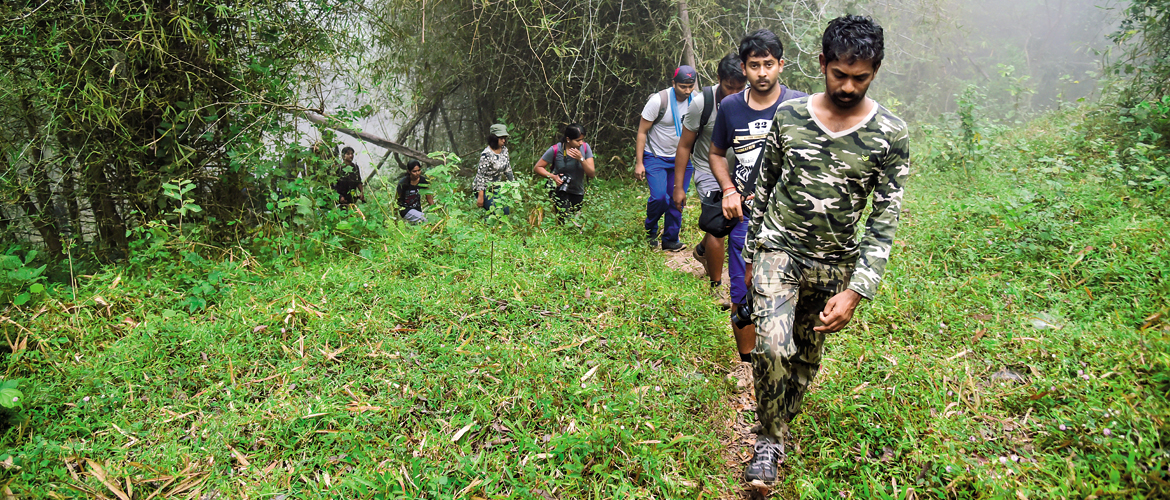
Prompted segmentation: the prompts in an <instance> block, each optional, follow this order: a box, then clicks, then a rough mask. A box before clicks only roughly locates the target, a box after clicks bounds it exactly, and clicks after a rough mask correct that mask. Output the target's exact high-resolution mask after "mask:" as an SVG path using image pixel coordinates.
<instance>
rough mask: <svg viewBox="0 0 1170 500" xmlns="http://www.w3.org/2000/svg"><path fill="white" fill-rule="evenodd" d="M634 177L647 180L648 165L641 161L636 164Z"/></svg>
mask: <svg viewBox="0 0 1170 500" xmlns="http://www.w3.org/2000/svg"><path fill="white" fill-rule="evenodd" d="M634 177H637V178H638V180H640V181H644V180H646V166H645V165H643V164H642V162H641V161H639V162H637V163H635V164H634Z"/></svg>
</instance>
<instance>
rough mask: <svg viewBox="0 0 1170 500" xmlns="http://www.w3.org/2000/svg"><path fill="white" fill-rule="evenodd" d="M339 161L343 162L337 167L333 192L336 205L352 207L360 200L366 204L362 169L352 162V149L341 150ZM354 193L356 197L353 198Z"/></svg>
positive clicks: (347, 147)
mask: <svg viewBox="0 0 1170 500" xmlns="http://www.w3.org/2000/svg"><path fill="white" fill-rule="evenodd" d="M341 159H342V160H343V161H344V163H342V164H341V165H338V167H337V183H336V184H334V185H333V190H334V191H336V192H337V204H338V205H352V204H354V203H357V201H358V200H360V201H361V202H362V203H365V202H366V187H365V186H364V185H363V184H362V169H361V168H360V167H358V166H357V164H356V163H354V162H353V148H351V147H349V146H346V147H345V149H342V150H341ZM354 191H357V195H356V196H354V193H353V192H354Z"/></svg>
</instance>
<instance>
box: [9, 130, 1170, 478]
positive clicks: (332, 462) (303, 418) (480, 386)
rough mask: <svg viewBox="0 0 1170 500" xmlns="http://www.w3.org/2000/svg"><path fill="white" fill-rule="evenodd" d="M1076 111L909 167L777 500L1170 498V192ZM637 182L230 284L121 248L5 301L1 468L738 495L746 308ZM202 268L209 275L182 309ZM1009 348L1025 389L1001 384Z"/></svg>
mask: <svg viewBox="0 0 1170 500" xmlns="http://www.w3.org/2000/svg"><path fill="white" fill-rule="evenodd" d="M1078 120H1080V115H1078V114H1076V113H1066V114H1064V115H1060V116H1057V117H1054V118H1052V119H1050V120H1047V121H1044V120H1041V121H1037V122H1035V123H1034V124H1033V125H1032V126H1031V127H1032V128H1030V129H1025V130H1020V131H1016V132H1009V133H1006V134H1004V135H1003V136H1001V137H998V138H997V140H996V145H995V146H994V147H993V153H994V155H992V156H991V157H990V158H991V161H989V163H988V164H987V165H984V166H982V167H979V168H976V169H975V170H973V171H972V173H971V174H970V175H967V174H964V173H961V172H951V171H943V170H940V169H939V166H938V165H933V166H932V165H922V166H918V167H917V169H916V173H915V176H914V177H913V179H912V180H911V183H910V185H909V187H908V188H907V201H906V205H905V206H906V212H905V214H904V218H903V222H902V226H901V228H900V230H899V234H898V241H897V243H896V247H895V251H894V254H893V258H892V260H891V265H890V269H889V271H888V272H887V274H886V279H885V282H884V284H883V287H882V290H881V292H880V294H879V296H878V298H877V300H875V301H873V302H872V303H865V304H863V305H862V308H861V310H860V313H859V316H858V317H857V318H856V319H855V320H854V324H853V325H851V326H850V327H849V328H848V329H846V330H845V331H843V332H841V333H839V334H836V335H834V336H832V337H830V339H829V341H828V342H827V348H826V350H827V352H826V356H827V358H828V360H827V361H826V362H825V364H824V366H823V369H822V371H821V374H820V375H819V377H818V379H817V382H816V386H815V388H814V389H813V391H812V392H811V393H810V394H809V396H808V398H807V399H806V407H805V413H804V414H803V415H801V416H799V417H798V418H797V420H796V421H795V422H794V425H793V437H794V442H793V443H792V445H790V450H789V458H788V460H787V463H786V464H785V465H784V466H783V468H782V474H783V475H784V482H783V484H782V485H781V486H780V487H779V488H778V489H777V496H778V497H783V498H796V497H800V498H842V497H846V498H910V497H913V498H944V497H945V498H1030V499H1035V498H1073V497H1076V498H1083V497H1086V496H1089V495H1096V496H1098V497H1107V496H1114V497H1125V498H1130V497H1144V498H1157V497H1161V496H1166V495H1170V487H1168V486H1167V481H1170V475H1168V474H1167V471H1166V465H1165V464H1166V463H1167V462H1168V461H1170V457H1168V456H1167V452H1166V450H1167V449H1168V447H1170V435H1168V433H1170V428H1168V427H1167V424H1166V419H1167V416H1168V414H1170V411H1168V410H1170V405H1168V404H1167V392H1168V391H1170V354H1168V349H1167V346H1170V331H1168V330H1167V328H1168V326H1167V325H1170V323H1168V322H1167V320H1166V319H1164V318H1165V317H1166V316H1167V314H1166V313H1167V299H1166V297H1167V295H1168V294H1170V280H1168V278H1170V276H1168V274H1170V246H1168V244H1167V237H1168V236H1170V234H1168V233H1170V229H1168V225H1167V212H1166V209H1165V204H1164V203H1161V202H1159V200H1161V201H1165V197H1164V195H1163V194H1159V193H1148V192H1140V191H1129V189H1133V188H1126V187H1124V186H1123V185H1122V183H1120V182H1116V181H1113V180H1110V179H1109V178H1107V177H1106V176H1104V175H1103V174H1099V173H1097V174H1095V173H1094V172H1097V171H1096V170H1094V165H1097V163H1096V162H1100V161H1104V160H1103V158H1105V153H1104V151H1103V150H1096V149H1094V148H1092V147H1084V144H1083V141H1082V139H1083V137H1081V134H1082V133H1081V132H1080V131H1079V129H1076V128H1074V127H1073V126H1072V124H1075V123H1076V122H1078ZM1070 123H1071V124H1070ZM1078 141H1080V142H1078ZM916 147H918V146H916ZM925 149H926V148H925V146H924V147H922V148H921V149H918V150H916V153H917V152H919V151H923V150H925ZM1104 149H1107V147H1105V148H1104ZM1038 158H1048V159H1050V160H1052V161H1044V162H1040V161H1036V159H1038ZM992 163H994V165H993V164H992ZM1054 164H1056V165H1076V166H1077V168H1071V169H1070V168H1053V165H1054ZM643 191H644V188H640V187H636V186H634V185H631V184H625V183H621V182H600V183H595V184H594V185H593V186H592V187H591V191H590V194H589V197H588V200H589V201H588V203H589V205H588V206H587V208H586V214H585V215H586V220H587V221H588V222H586V223H585V225H584V227H583V228H582V230H581V231H577V230H576V229H565V228H558V227H555V226H553V225H551V224H550V223H549V222H548V221H546V222H545V224H544V225H543V226H542V227H541V228H538V229H533V228H531V227H529V226H528V225H527V222H526V221H522V220H521V219H523V218H524V217H525V215H526V214H520V215H519V216H517V217H516V219H515V220H514V222H515V225H514V226H507V225H500V224H484V223H481V222H480V221H477V220H471V219H470V218H467V217H457V218H453V219H450V220H448V221H447V222H444V223H440V224H437V225H430V226H422V227H407V226H401V225H398V224H397V223H390V224H389V225H388V226H386V227H384V228H380V229H379V231H376V232H375V233H376V234H374V235H372V236H371V235H368V234H364V233H363V236H361V237H347V238H343V239H342V240H341V241H343V243H342V244H337V245H327V246H326V247H327V251H326V253H325V255H324V256H323V257H320V258H316V259H308V258H306V259H305V260H303V261H298V260H296V259H294V258H293V257H289V256H288V255H287V254H284V255H283V256H282V257H272V258H270V259H268V260H266V261H263V262H262V261H258V260H257V259H255V258H247V255H246V254H243V253H241V252H239V251H238V250H233V251H232V253H230V254H225V255H226V256H225V257H224V258H221V259H218V261H217V262H216V263H214V266H213V267H214V271H213V272H216V273H218V275H216V277H215V279H210V278H208V274H207V273H206V271H204V272H203V275H202V276H194V277H193V271H191V269H192V268H194V267H198V266H197V264H199V263H198V262H197V261H198V259H195V258H194V257H187V258H185V260H177V261H159V262H157V263H154V264H152V265H151V266H147V267H145V268H143V267H141V266H140V267H135V268H108V269H106V270H104V271H103V272H101V273H98V274H96V275H94V276H92V277H90V278H87V279H85V280H83V282H82V285H81V288H80V290H79V292H78V298H77V300H73V299H71V298H70V295H71V291H69V290H68V289H57V290H56V291H55V292H54V294H55V295H54V296H55V297H56V298H54V299H49V300H45V301H41V302H40V303H38V304H35V305H33V306H32V307H25V308H10V309H8V310H7V311H5V312H4V313H3V314H4V317H5V320H4V322H3V323H0V329H2V330H3V332H4V334H5V335H6V336H7V337H8V339H9V341H10V346H9V351H11V350H13V347H12V346H13V345H15V346H16V348H15V350H16V352H15V353H6V354H4V358H3V359H4V363H5V366H6V375H5V378H6V379H12V378H16V379H19V380H20V388H21V390H22V391H23V392H24V395H25V401H24V405H23V406H22V407H21V408H19V409H17V410H16V411H13V412H9V413H8V414H6V421H5V423H4V427H3V429H4V434H3V438H2V441H0V444H2V445H3V447H4V449H6V450H7V451H6V452H4V453H3V454H0V461H3V460H6V459H7V460H10V462H9V463H10V464H11V465H12V466H11V467H3V468H0V484H4V485H7V488H9V489H10V490H11V491H12V492H14V493H15V494H17V495H20V496H21V497H32V498H38V497H58V498H60V497H65V498H69V497H75V498H81V497H94V496H97V495H103V496H105V497H109V498H115V496H116V493H114V490H115V489H117V490H119V491H121V492H124V493H125V494H126V495H127V496H132V497H133V498H147V497H148V496H150V495H151V494H155V493H157V497H158V498H172V497H173V498H187V497H189V496H192V495H195V493H196V492H200V493H201V494H203V495H206V494H208V493H210V492H220V493H221V494H222V495H224V496H225V497H230V498H237V497H248V498H258V497H259V498H276V497H280V496H281V495H285V496H287V497H289V498H318V497H337V498H424V497H425V498H453V497H459V498H476V497H481V498H563V499H567V498H692V497H703V498H712V497H729V496H732V497H733V496H735V492H736V490H737V489H738V488H739V480H738V478H739V476H740V474H741V472H742V471H741V470H740V468H739V466H738V465H737V464H728V463H727V462H726V460H725V459H724V458H723V457H724V456H725V455H724V454H725V453H726V452H727V450H725V448H724V445H723V444H722V442H723V441H724V440H726V439H728V438H729V431H728V429H726V428H725V425H726V421H727V417H728V415H729V414H731V412H732V410H731V408H730V407H729V405H728V404H727V397H728V395H729V394H730V391H731V387H730V386H729V385H728V384H727V382H726V381H725V379H724V375H725V374H726V373H727V371H728V370H729V369H730V367H731V363H732V361H733V357H732V354H733V344H732V341H731V337H730V334H729V332H728V329H727V324H726V316H725V314H724V313H723V312H721V311H719V310H718V309H717V308H716V307H715V306H714V303H713V302H712V301H711V300H710V298H709V297H708V296H707V295H706V291H705V289H704V288H705V287H704V286H703V284H702V282H701V281H700V280H697V279H694V278H691V277H689V276H688V275H686V274H682V273H679V272H676V271H672V270H669V269H667V268H666V267H665V266H664V264H663V259H662V256H661V255H659V254H657V253H654V252H650V251H648V250H646V249H644V248H642V247H641V245H640V241H641V238H640V236H639V234H640V219H641V216H640V215H639V214H640V213H641V211H642V210H643V209H644V204H643V201H642V200H640V199H638V198H637V197H638V196H639V194H640V193H642V192H643ZM643 196H644V195H643ZM1159 197H1161V198H1159ZM643 199H644V198H643ZM694 212H695V211H694V210H691V211H690V214H689V217H691V218H693V217H695V216H696V214H695V213H694ZM377 213H380V212H377V211H376V210H372V209H367V210H366V214H367V215H368V216H370V217H371V220H375V221H380V218H378V217H377V216H376V215H375V214H377ZM692 223H693V221H692ZM374 224H375V225H378V224H380V222H375V223H374ZM346 227H348V226H346ZM339 231H342V230H340V229H339ZM694 236H695V233H694V232H693V231H692V232H691V233H690V237H691V238H693V237H694ZM1088 247H1091V249H1089V248H1088ZM176 255H179V253H177V252H176ZM272 255H282V254H280V253H279V252H277V253H272ZM229 257H230V258H229ZM201 269H206V267H204V268H201ZM195 274H198V273H195ZM201 280H202V281H201ZM203 282H208V283H210V284H212V285H214V288H216V291H213V292H208V293H206V294H205V296H206V297H209V298H211V300H210V302H209V305H208V307H207V308H206V309H203V310H200V311H198V312H197V313H189V312H187V311H188V310H189V309H188V307H189V305H190V301H189V300H187V299H189V296H190V294H191V293H192V292H191V290H192V287H191V283H203ZM1159 313H1161V314H1162V316H1160V317H1156V315H1157V314H1159ZM22 342H23V344H22ZM22 345H23V346H24V348H23V349H21V348H20V346H22ZM1004 368H1007V369H1010V370H1013V371H1014V372H1016V373H1018V374H1020V375H1022V376H1023V377H1025V379H1026V380H1025V382H1024V383H1014V382H1000V381H997V380H995V379H993V378H992V375H993V374H994V373H996V372H999V371H1000V370H1002V369H1004ZM751 419H754V417H749V420H751ZM1062 425H1063V426H1064V427H1063V429H1062V428H1061V426H1062ZM1106 429H1108V430H1109V432H1108V434H1106V432H1105V430H1106ZM456 437H458V439H457V440H456V439H455V438H456ZM735 451H736V452H738V451H739V450H735ZM911 488H912V489H913V492H912V493H910V492H909V491H910V489H911ZM131 489H132V490H133V492H132V493H131V492H130V490H131Z"/></svg>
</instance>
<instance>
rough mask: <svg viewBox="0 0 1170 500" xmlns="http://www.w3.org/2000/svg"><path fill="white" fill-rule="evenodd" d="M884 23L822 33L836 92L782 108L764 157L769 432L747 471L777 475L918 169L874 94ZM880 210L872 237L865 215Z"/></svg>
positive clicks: (763, 413) (857, 22)
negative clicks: (826, 352)
mask: <svg viewBox="0 0 1170 500" xmlns="http://www.w3.org/2000/svg"><path fill="white" fill-rule="evenodd" d="M883 45H884V42H883V32H882V28H881V26H879V25H878V24H877V23H875V22H874V21H873V20H872V19H870V18H868V17H860V16H843V17H839V18H837V19H834V20H833V21H831V22H830V23H829V26H828V28H827V29H826V30H825V33H824V35H823V37H822V39H821V46H822V53H821V56H820V65H821V72H822V73H823V74H824V75H825V92H823V93H819V94H814V95H812V96H808V97H802V98H799V99H794V100H790V101H787V102H785V103H783V104H781V105H780V106H779V107H778V108H777V109H776V116H775V119H774V120H773V121H772V128H771V129H770V131H769V133H768V136H767V139H766V140H767V149H766V150H765V152H764V155H765V157H764V160H763V163H762V164H761V166H760V172H759V179H758V181H757V184H756V189H755V199H754V200H752V202H751V205H750V209H751V212H750V217H751V218H750V225H749V228H748V235H747V240H746V245H745V246H744V250H743V256H744V259H745V260H746V261H747V262H748V268H747V276H746V277H745V281H746V282H748V286H749V288H750V289H751V290H752V291H753V292H754V298H753V300H752V306H753V310H754V313H753V320H754V322H755V325H756V347H755V349H754V350H753V351H752V353H751V357H752V367H753V371H754V375H755V386H756V387H755V389H756V401H757V409H756V412H757V415H758V417H759V420H760V425H761V432H760V434H759V436H758V439H757V443H756V447H755V452H756V453H755V457H754V458H753V460H752V462H751V463H750V464H749V465H748V468H747V471H746V472H745V477H746V479H747V480H749V481H753V482H755V481H761V482H764V483H768V482H771V481H774V480H775V478H776V461H777V460H778V459H782V458H783V456H784V439H785V433H786V432H787V430H788V422H789V421H790V420H791V419H792V418H793V417H794V416H795V415H796V414H797V413H799V412H800V408H801V401H802V399H803V397H804V393H805V391H806V390H807V389H808V386H809V384H810V383H811V382H812V380H813V377H815V376H816V374H817V370H819V369H820V363H821V355H822V351H823V348H824V342H825V335H826V334H829V333H833V332H837V331H839V330H841V329H842V328H844V327H845V325H846V324H848V323H849V321H850V320H851V319H852V318H853V311H854V309H855V308H856V307H857V304H858V303H859V302H860V300H861V299H862V298H863V297H864V298H866V299H872V298H873V297H874V294H875V293H876V292H877V288H878V283H879V281H880V280H881V276H882V272H883V271H884V270H885V267H886V261H887V260H888V259H889V255H890V246H891V244H892V242H893V239H894V230H895V229H896V228H897V226H898V214H899V212H900V210H901V204H902V186H903V185H904V184H905V181H906V178H907V176H908V175H909V173H910V169H909V156H910V153H909V144H908V142H909V141H908V134H907V129H906V124H905V123H904V122H903V121H902V120H901V119H899V118H898V117H897V116H894V114H893V113H891V112H890V111H889V110H887V109H886V108H885V107H883V106H881V105H880V104H878V103H876V102H874V101H873V100H872V99H868V98H866V97H865V93H866V91H867V90H868V89H869V84H870V83H871V82H872V81H873V78H874V76H875V74H876V73H877V71H878V68H879V67H880V66H881V61H882V56H883V55H884V54H883V52H884V50H883ZM870 194H872V195H873V211H872V213H871V214H870V216H869V219H868V220H867V222H866V227H865V232H864V235H863V236H862V238H861V241H860V243H859V242H858V241H857V240H856V238H855V235H856V234H857V223H858V222H859V221H860V220H861V215H862V211H863V210H864V209H865V207H866V202H867V199H868V198H869V196H870Z"/></svg>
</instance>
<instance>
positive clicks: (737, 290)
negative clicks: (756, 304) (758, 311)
mask: <svg viewBox="0 0 1170 500" xmlns="http://www.w3.org/2000/svg"><path fill="white" fill-rule="evenodd" d="M747 232H748V221H747V218H746V217H744V218H743V219H742V220H741V221H740V222H739V224H736V225H735V229H732V230H731V234H729V235H727V279H728V280H730V281H731V283H728V285H730V286H731V303H732V304H743V303H744V302H745V301H746V299H747V285H746V284H744V282H743V275H744V271H745V270H746V269H747V262H746V261H744V260H743V244H744V240H746V239H747Z"/></svg>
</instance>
